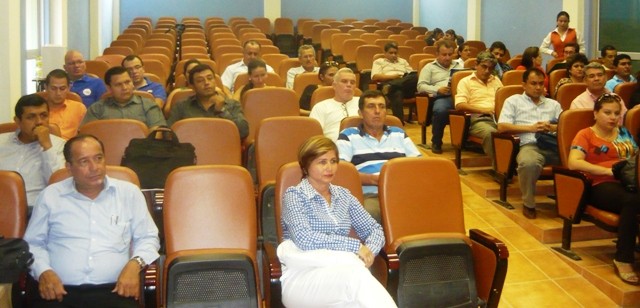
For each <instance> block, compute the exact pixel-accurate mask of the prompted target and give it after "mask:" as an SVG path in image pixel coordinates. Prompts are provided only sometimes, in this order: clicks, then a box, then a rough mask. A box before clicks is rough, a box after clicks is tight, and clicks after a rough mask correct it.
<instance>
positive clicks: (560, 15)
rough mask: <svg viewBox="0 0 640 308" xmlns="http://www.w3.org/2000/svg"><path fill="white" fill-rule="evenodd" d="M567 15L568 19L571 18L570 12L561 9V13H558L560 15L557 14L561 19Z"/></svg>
mask: <svg viewBox="0 0 640 308" xmlns="http://www.w3.org/2000/svg"><path fill="white" fill-rule="evenodd" d="M562 16H564V17H566V18H567V19H569V20H571V17H569V13H567V12H566V11H560V13H558V15H556V20H558V19H560V17H562Z"/></svg>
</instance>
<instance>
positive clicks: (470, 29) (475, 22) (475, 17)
mask: <svg viewBox="0 0 640 308" xmlns="http://www.w3.org/2000/svg"><path fill="white" fill-rule="evenodd" d="M481 10H482V0H467V38H466V39H467V40H482V38H481V37H480V36H481V33H482V25H481V21H482V12H481Z"/></svg>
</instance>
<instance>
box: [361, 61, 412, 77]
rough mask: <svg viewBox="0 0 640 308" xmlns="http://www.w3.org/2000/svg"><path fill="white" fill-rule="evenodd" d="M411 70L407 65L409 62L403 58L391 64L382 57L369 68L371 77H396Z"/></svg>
mask: <svg viewBox="0 0 640 308" xmlns="http://www.w3.org/2000/svg"><path fill="white" fill-rule="evenodd" d="M412 71H413V68H411V65H409V62H407V60H405V59H403V58H398V61H396V62H391V61H389V59H387V58H385V57H382V58H378V59H376V60H375V61H373V66H372V68H371V76H372V77H373V76H375V75H378V74H382V75H398V74H406V73H409V72H412Z"/></svg>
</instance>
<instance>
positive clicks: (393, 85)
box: [371, 42, 418, 123]
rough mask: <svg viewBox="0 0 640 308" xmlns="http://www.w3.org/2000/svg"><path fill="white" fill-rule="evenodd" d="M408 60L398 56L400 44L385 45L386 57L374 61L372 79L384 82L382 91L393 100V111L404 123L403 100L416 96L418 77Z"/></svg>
mask: <svg viewBox="0 0 640 308" xmlns="http://www.w3.org/2000/svg"><path fill="white" fill-rule="evenodd" d="M413 71H414V69H413V68H411V65H409V62H407V60H405V59H402V58H399V57H398V44H397V43H395V42H392V43H387V44H386V45H384V57H383V58H379V59H376V60H375V61H373V67H372V69H371V80H373V81H380V82H383V83H384V86H383V88H382V89H383V90H382V92H383V93H385V94H386V95H387V97H388V98H389V101H390V102H391V111H393V115H394V116H396V117H398V118H399V119H400V121H402V123H404V110H402V105H403V102H402V100H403V99H404V98H405V97H406V98H409V97H414V96H415V94H416V86H417V84H418V78H417V76H416V74H409V73H411V72H413Z"/></svg>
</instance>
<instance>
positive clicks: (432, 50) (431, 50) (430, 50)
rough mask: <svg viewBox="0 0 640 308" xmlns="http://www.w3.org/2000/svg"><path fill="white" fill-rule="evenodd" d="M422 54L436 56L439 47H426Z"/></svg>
mask: <svg viewBox="0 0 640 308" xmlns="http://www.w3.org/2000/svg"><path fill="white" fill-rule="evenodd" d="M422 52H423V53H428V54H432V55H434V56H435V55H436V54H438V47H436V46H424V47H423V48H422Z"/></svg>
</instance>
